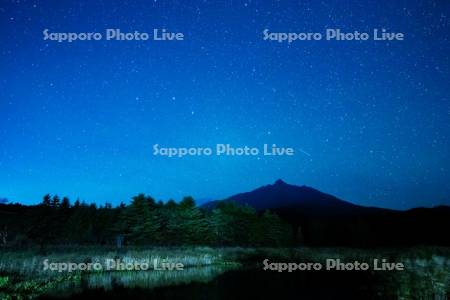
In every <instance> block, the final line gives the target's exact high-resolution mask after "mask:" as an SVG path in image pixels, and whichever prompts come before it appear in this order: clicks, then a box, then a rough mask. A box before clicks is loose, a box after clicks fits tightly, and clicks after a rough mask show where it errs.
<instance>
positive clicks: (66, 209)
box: [0, 194, 293, 247]
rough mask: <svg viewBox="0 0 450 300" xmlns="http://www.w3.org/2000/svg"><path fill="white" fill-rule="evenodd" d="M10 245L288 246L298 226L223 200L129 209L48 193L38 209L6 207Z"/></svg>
mask: <svg viewBox="0 0 450 300" xmlns="http://www.w3.org/2000/svg"><path fill="white" fill-rule="evenodd" d="M0 229H1V232H2V233H4V235H6V236H7V238H5V239H2V241H3V242H2V243H3V244H4V246H29V245H30V244H36V245H41V246H43V245H67V244H77V245H90V244H92V245H116V246H118V247H121V246H123V245H150V246H151V245H153V246H177V245H211V246H288V245H290V244H291V243H292V242H293V233H292V228H291V226H290V225H289V224H287V223H285V222H284V221H282V220H281V219H280V218H279V217H278V216H277V215H276V214H275V213H273V212H270V211H265V212H263V213H257V212H256V211H255V210H254V209H253V208H251V207H249V206H240V205H237V204H235V203H232V202H220V203H219V204H218V205H217V207H215V208H214V209H212V210H207V209H203V208H200V207H198V206H196V204H195V201H194V199H193V198H192V197H185V198H183V199H182V200H181V201H180V202H179V203H177V202H175V201H173V200H169V201H168V202H165V203H164V202H162V201H155V199H153V198H152V197H150V196H147V195H144V194H139V195H137V196H135V197H133V198H132V201H131V203H130V204H129V205H125V204H123V203H122V204H120V205H119V206H117V207H112V206H111V205H110V204H105V205H103V206H97V205H95V204H86V203H84V202H80V201H79V200H77V201H76V202H75V203H74V204H71V202H70V200H69V198H67V197H64V198H62V199H61V198H60V197H58V196H57V195H54V196H51V195H45V196H44V197H43V200H42V203H41V204H39V205H33V206H24V205H20V204H8V205H7V204H0Z"/></svg>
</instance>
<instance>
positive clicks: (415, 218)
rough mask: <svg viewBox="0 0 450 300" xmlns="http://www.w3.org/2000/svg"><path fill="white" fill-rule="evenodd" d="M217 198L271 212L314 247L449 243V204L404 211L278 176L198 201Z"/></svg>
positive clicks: (211, 206) (211, 205)
mask: <svg viewBox="0 0 450 300" xmlns="http://www.w3.org/2000/svg"><path fill="white" fill-rule="evenodd" d="M221 202H233V203H236V204H238V205H248V206H251V207H253V208H254V209H255V210H256V211H257V212H258V213H262V212H263V211H265V210H270V211H272V212H275V213H276V214H277V215H278V216H280V217H281V218H282V219H283V220H284V221H286V222H287V223H289V224H291V225H292V227H293V229H294V232H296V233H297V234H299V235H301V236H302V238H301V240H302V241H303V243H306V244H308V245H318V246H357V247H373V246H411V245H443V246H444V245H445V246H448V245H450V236H449V235H445V234H443V230H445V229H446V228H450V207H449V206H438V207H433V208H423V207H419V208H413V209H410V210H407V211H400V210H392V209H385V208H378V207H366V206H361V205H356V204H353V203H350V202H348V201H345V200H342V199H339V198H337V197H335V196H333V195H329V194H326V193H323V192H321V191H319V190H316V189H314V188H312V187H308V186H296V185H291V184H287V183H285V182H284V181H283V180H281V179H279V180H277V181H275V182H274V183H273V184H269V185H265V186H262V187H260V188H257V189H255V190H253V191H250V192H245V193H240V194H236V195H234V196H231V197H229V198H226V199H224V200H220V201H210V202H208V203H205V204H203V205H202V208H204V209H206V210H212V209H214V208H215V207H216V206H217V205H218V204H219V203H221Z"/></svg>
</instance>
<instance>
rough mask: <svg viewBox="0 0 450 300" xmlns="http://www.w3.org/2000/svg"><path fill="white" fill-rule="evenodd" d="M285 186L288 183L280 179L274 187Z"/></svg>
mask: <svg viewBox="0 0 450 300" xmlns="http://www.w3.org/2000/svg"><path fill="white" fill-rule="evenodd" d="M285 184H287V183H286V182H284V181H283V180H281V179H278V180H277V181H275V183H274V184H273V185H285Z"/></svg>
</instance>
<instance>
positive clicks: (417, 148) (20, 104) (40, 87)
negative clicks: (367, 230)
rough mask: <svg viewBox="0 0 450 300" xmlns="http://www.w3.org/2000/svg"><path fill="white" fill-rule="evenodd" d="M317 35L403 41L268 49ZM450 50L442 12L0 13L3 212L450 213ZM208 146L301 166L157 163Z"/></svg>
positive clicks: (366, 4)
mask: <svg viewBox="0 0 450 300" xmlns="http://www.w3.org/2000/svg"><path fill="white" fill-rule="evenodd" d="M46 28H47V29H49V31H50V32H101V33H104V31H105V29H107V28H119V29H120V30H121V31H123V32H130V31H131V32H132V31H135V30H137V31H140V32H149V33H152V32H153V29H154V28H158V29H162V28H165V29H167V30H168V31H171V32H182V33H183V34H184V36H185V39H184V41H153V40H148V41H106V40H101V41H75V42H72V43H68V42H62V43H58V42H57V41H49V40H44V39H43V30H44V29H46ZM327 28H340V29H341V30H342V31H345V32H353V31H355V30H358V31H360V32H369V33H371V32H372V31H373V29H374V28H378V29H382V28H385V29H387V30H388V31H394V32H402V33H404V35H405V40H404V41H391V42H389V41H373V40H369V41H326V40H321V41H295V42H293V43H290V44H289V43H287V42H283V43H279V42H277V41H269V40H264V39H263V30H264V29H269V30H270V31H271V32H324V31H325V30H326V29H327ZM449 33H450V2H449V1H361V0H359V1H338V0H336V1H235V0H233V1H186V0H180V1H159V0H158V1H156V0H155V1H57V0H54V1H5V0H0V53H1V56H0V198H7V199H9V200H10V201H12V202H21V203H26V204H30V203H38V202H39V201H41V199H42V196H43V195H44V194H46V193H52V194H58V195H60V196H69V197H70V198H71V199H72V200H74V199H76V198H77V197H79V198H81V199H82V200H85V201H87V202H96V203H98V204H103V203H105V202H110V203H112V204H118V203H119V202H120V201H124V202H127V201H129V199H130V197H132V196H133V195H135V194H137V193H140V192H144V193H147V194H150V195H152V196H154V197H155V198H157V199H163V200H167V199H169V198H174V199H176V200H179V199H180V198H181V197H182V196H185V195H192V196H193V197H194V198H196V199H200V200H202V199H203V200H204V199H218V198H224V197H227V196H230V195H233V194H235V193H238V192H244V191H248V190H251V189H254V188H256V187H259V186H261V185H265V184H269V183H273V182H274V181H275V180H276V179H278V178H282V179H283V180H285V181H286V182H288V183H291V184H296V185H308V186H312V187H315V188H317V189H319V190H321V191H323V192H327V193H330V194H333V195H335V196H338V197H340V198H342V199H345V200H348V201H351V202H354V203H357V204H362V205H371V206H381V207H391V208H401V209H406V208H410V207H414V206H432V205H438V204H450V184H449V183H450V155H449V154H450V59H449V56H450V40H449ZM217 143H223V144H227V143H229V144H231V145H232V146H235V147H240V146H245V145H247V146H255V147H262V145H263V144H264V143H267V144H272V143H275V144H277V145H278V146H284V147H292V148H294V149H295V155H294V156H291V157H289V156H280V157H267V156H240V157H231V156H228V157H227V156H215V155H212V156H208V157H205V156H203V157H183V158H168V157H162V156H154V155H153V153H152V152H153V150H152V147H153V145H154V144H160V145H161V146H165V147H214V146H215V144H217Z"/></svg>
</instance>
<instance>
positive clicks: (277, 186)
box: [203, 179, 389, 216]
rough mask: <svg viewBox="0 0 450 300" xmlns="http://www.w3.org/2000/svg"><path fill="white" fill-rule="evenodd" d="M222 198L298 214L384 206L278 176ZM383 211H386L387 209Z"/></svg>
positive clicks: (347, 212)
mask: <svg viewBox="0 0 450 300" xmlns="http://www.w3.org/2000/svg"><path fill="white" fill-rule="evenodd" d="M222 201H231V202H235V203H237V204H240V205H249V206H251V207H253V208H254V209H256V210H257V211H264V210H274V211H280V210H285V209H288V210H290V211H297V212H298V213H299V214H301V215H322V216H325V215H352V214H361V213H371V212H380V211H384V210H385V209H382V208H375V207H364V206H360V205H356V204H353V203H350V202H348V201H344V200H341V199H339V198H337V197H335V196H333V195H329V194H326V193H323V192H321V191H319V190H316V189H314V188H312V187H308V186H305V185H303V186H296V185H291V184H287V183H286V182H284V181H283V180H281V179H278V180H277V181H275V182H274V183H273V184H269V185H265V186H262V187H260V188H257V189H255V190H253V191H250V192H245V193H240V194H236V195H234V196H231V197H229V198H227V199H225V200H222ZM219 202H220V201H211V202H208V203H205V204H204V205H203V207H204V208H214V207H215V206H216V205H217V204H218V203H219ZM386 211H389V210H387V209H386Z"/></svg>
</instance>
